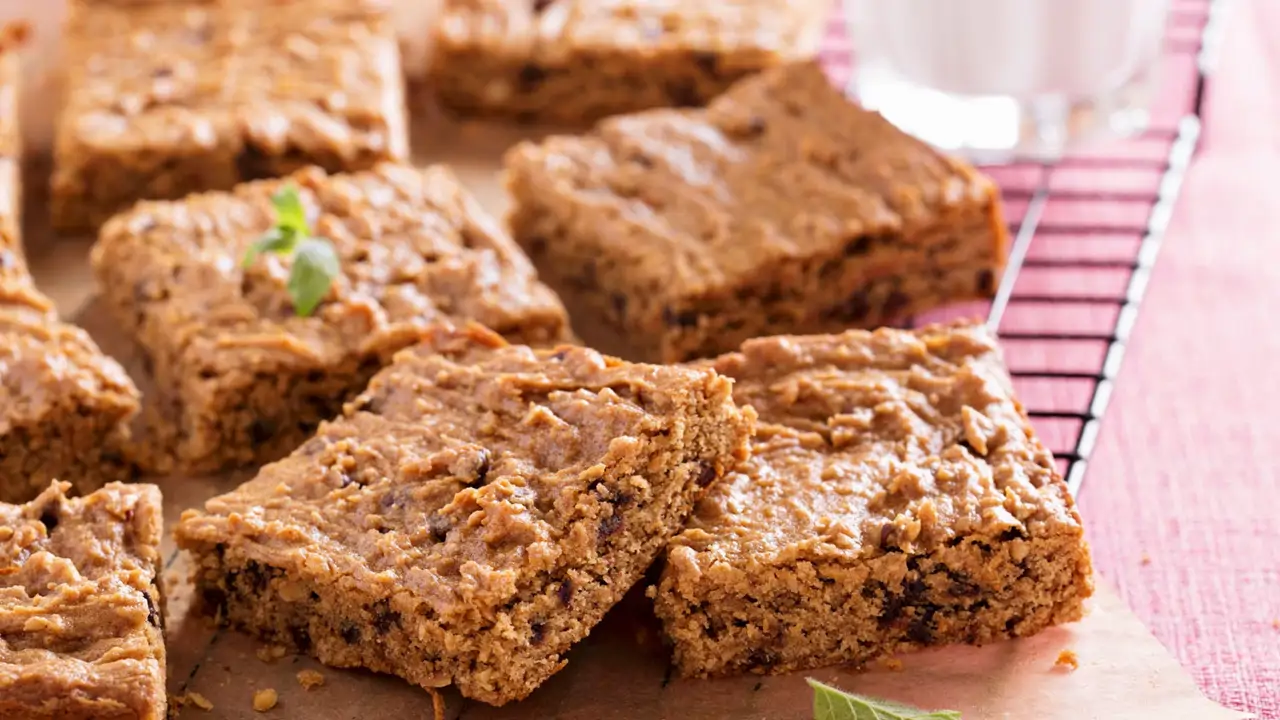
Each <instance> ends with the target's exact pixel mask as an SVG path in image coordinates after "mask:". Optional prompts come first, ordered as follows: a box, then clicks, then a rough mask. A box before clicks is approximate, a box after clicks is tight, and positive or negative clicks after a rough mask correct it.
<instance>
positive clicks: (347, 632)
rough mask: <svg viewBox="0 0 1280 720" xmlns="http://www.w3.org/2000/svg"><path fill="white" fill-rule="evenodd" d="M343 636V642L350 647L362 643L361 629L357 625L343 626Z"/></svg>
mask: <svg viewBox="0 0 1280 720" xmlns="http://www.w3.org/2000/svg"><path fill="white" fill-rule="evenodd" d="M341 634H342V640H343V642H345V643H347V644H348V645H355V644H356V643H358V642H360V628H358V627H356V626H355V625H343V626H342V631H341Z"/></svg>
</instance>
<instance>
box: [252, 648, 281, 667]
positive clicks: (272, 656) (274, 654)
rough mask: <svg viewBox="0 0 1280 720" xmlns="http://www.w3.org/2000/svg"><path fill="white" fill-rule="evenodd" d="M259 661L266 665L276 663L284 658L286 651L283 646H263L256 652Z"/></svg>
mask: <svg viewBox="0 0 1280 720" xmlns="http://www.w3.org/2000/svg"><path fill="white" fill-rule="evenodd" d="M254 654H255V655H257V656H258V659H259V660H261V661H262V662H264V663H269V662H275V661H276V660H279V659H280V658H282V657H284V654H285V649H284V647H283V646H281V645H263V646H262V647H260V648H258V649H257V650H255V651H254Z"/></svg>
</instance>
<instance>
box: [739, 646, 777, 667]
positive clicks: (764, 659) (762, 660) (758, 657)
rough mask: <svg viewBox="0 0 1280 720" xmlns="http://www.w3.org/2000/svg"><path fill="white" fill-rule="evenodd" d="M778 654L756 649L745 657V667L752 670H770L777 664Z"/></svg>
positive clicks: (764, 649)
mask: <svg viewBox="0 0 1280 720" xmlns="http://www.w3.org/2000/svg"><path fill="white" fill-rule="evenodd" d="M780 659H781V658H779V657H778V653H776V652H774V651H773V650H769V649H766V648H756V649H755V650H752V651H751V654H750V655H748V656H747V666H748V667H753V668H771V667H773V666H774V665H776V664H777V663H778V660H780Z"/></svg>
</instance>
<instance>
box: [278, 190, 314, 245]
mask: <svg viewBox="0 0 1280 720" xmlns="http://www.w3.org/2000/svg"><path fill="white" fill-rule="evenodd" d="M271 204H272V205H274V206H275V208H276V227H277V228H279V229H280V230H281V231H282V232H286V233H287V232H289V231H292V232H294V233H296V234H298V235H306V234H307V233H308V232H310V231H309V230H308V228H307V210H306V208H304V207H302V198H301V197H300V196H299V195H298V188H297V186H295V185H294V184H293V183H285V184H284V185H281V186H280V189H279V190H276V192H275V194H274V195H272V196H271Z"/></svg>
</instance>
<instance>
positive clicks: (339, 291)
mask: <svg viewBox="0 0 1280 720" xmlns="http://www.w3.org/2000/svg"><path fill="white" fill-rule="evenodd" d="M286 182H291V183H293V184H294V185H295V186H296V187H297V188H298V192H299V195H300V196H301V198H302V201H303V204H304V206H305V207H306V209H307V215H308V218H309V223H310V227H311V230H312V232H313V234H315V235H317V236H319V237H323V238H327V239H328V240H329V241H330V242H331V243H333V245H334V246H335V249H336V251H337V254H338V257H339V260H340V263H341V273H340V276H339V277H337V278H336V279H335V280H334V282H333V286H332V287H331V288H330V291H329V294H328V295H327V296H326V299H325V300H324V301H323V302H322V303H321V304H320V306H319V307H318V308H317V309H316V311H315V313H314V314H313V315H311V316H308V317H298V316H297V314H296V313H295V310H294V308H293V305H292V302H291V300H290V298H289V294H288V291H287V283H288V279H289V273H290V267H291V265H290V264H291V263H292V258H291V257H288V256H280V255H276V254H273V253H266V254H263V255H261V256H259V257H258V258H257V259H256V260H255V261H254V262H253V263H252V264H251V265H250V266H249V267H248V268H245V267H243V262H242V261H243V258H244V255H245V251H246V250H247V249H248V247H249V245H250V244H251V243H253V242H254V241H255V240H257V239H258V238H259V237H261V236H262V235H263V234H264V233H265V232H266V231H267V230H268V229H269V228H271V227H272V226H273V225H274V221H275V210H274V206H273V205H272V200H271V198H272V195H273V194H274V193H275V192H276V191H277V190H278V189H279V188H280V187H281V186H282V184H284V183H286ZM93 262H94V267H95V269H96V271H97V272H98V273H99V275H100V276H103V275H104V274H109V275H111V276H113V277H118V278H125V279H126V280H125V281H126V282H132V284H133V287H132V288H131V289H125V290H124V292H125V293H132V298H133V302H134V303H135V305H136V307H137V309H138V310H139V311H142V312H145V313H147V314H148V315H150V317H151V318H152V320H154V321H156V322H160V323H162V324H163V327H164V328H165V329H166V333H167V335H168V336H169V337H171V338H172V341H173V342H174V343H175V347H176V348H177V349H178V352H179V353H180V354H181V356H182V357H183V358H186V359H188V360H190V361H192V362H193V363H196V364H198V365H200V366H201V367H202V368H204V369H206V370H213V371H219V370H221V371H228V372H236V371H240V370H244V368H245V365H244V363H245V361H246V360H250V361H251V363H252V364H256V365H262V366H264V367H265V366H267V365H270V364H273V363H275V364H279V365H281V366H284V367H291V368H307V367H327V366H331V365H334V364H338V363H340V362H341V361H343V360H344V359H345V358H346V357H348V356H349V355H353V354H356V353H359V354H360V355H364V354H366V350H367V349H369V348H374V349H376V348H382V347H395V346H400V347H403V346H404V345H405V344H407V342H406V339H407V338H412V337H417V336H420V335H421V334H422V333H423V332H424V331H425V328H426V327H427V326H429V325H430V324H431V323H432V322H434V321H439V320H454V321H466V320H474V321H477V322H480V323H482V324H484V325H486V326H488V327H490V328H492V329H494V330H496V331H497V332H500V333H503V334H508V335H511V336H517V337H521V338H522V339H525V340H527V341H528V342H531V343H537V342H541V343H552V342H556V341H559V340H562V339H565V338H566V337H567V333H568V320H567V317H566V315H565V312H564V307H563V306H562V305H561V303H560V300H559V298H558V297H556V295H555V293H554V292H552V291H551V290H550V289H549V288H547V287H546V286H545V285H543V284H542V283H541V282H539V281H538V278H537V274H536V272H535V271H534V269H533V266H532V264H530V262H529V260H528V258H526V257H525V256H524V254H523V253H522V252H521V251H520V249H519V247H517V246H516V244H515V243H514V241H512V240H511V239H510V238H509V237H508V236H507V235H506V233H505V232H504V231H503V230H502V229H501V227H500V226H499V225H498V223H497V222H496V221H495V220H493V219H492V218H491V217H489V216H488V215H487V214H486V213H485V211H484V210H483V209H482V208H481V207H480V205H479V204H478V202H477V201H476V200H475V199H474V198H472V197H471V195H470V194H469V193H467V191H466V190H465V189H463V187H462V186H461V185H460V184H459V182H458V180H457V179H456V178H455V177H454V175H453V174H452V172H450V171H449V170H448V169H446V168H443V167H439V166H436V167H429V168H426V169H418V168H412V167H408V166H401V165H395V164H384V165H380V166H378V167H377V168H375V169H374V170H371V171H368V172H361V173H351V174H339V175H326V174H325V173H324V172H323V171H321V170H319V169H316V168H311V169H308V170H304V171H301V172H299V173H296V174H294V175H292V176H290V178H287V179H284V180H264V181H258V182H253V183H246V184H243V185H240V186H238V187H237V188H236V189H235V190H234V191H232V192H211V193H203V194H197V195H192V196H189V197H187V198H186V199H184V200H179V201H166V202H143V203H139V204H138V205H137V206H135V208H134V209H133V210H131V211H130V212H127V213H125V214H122V215H118V216H116V217H115V218H113V219H112V220H111V221H109V222H108V223H107V225H106V226H104V228H103V230H102V234H101V237H100V239H99V241H98V243H97V245H95V247H94V250H93Z"/></svg>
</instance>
